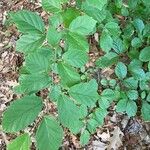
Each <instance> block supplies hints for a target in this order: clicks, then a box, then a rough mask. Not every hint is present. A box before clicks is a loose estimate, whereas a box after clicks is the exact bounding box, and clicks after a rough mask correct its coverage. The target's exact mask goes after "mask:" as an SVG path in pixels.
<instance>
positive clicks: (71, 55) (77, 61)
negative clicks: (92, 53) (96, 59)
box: [63, 49, 88, 68]
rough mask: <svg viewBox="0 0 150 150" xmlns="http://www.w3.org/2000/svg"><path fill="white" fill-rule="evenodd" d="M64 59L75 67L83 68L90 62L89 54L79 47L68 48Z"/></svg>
mask: <svg viewBox="0 0 150 150" xmlns="http://www.w3.org/2000/svg"><path fill="white" fill-rule="evenodd" d="M63 60H64V61H65V62H66V63H68V64H70V65H71V66H73V67H77V68H81V67H83V66H84V65H85V64H86V63H87V62H88V54H87V52H85V51H82V50H79V49H68V51H67V52H66V53H64V55H63Z"/></svg>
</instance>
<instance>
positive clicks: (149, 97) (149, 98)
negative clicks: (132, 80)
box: [145, 93, 150, 102]
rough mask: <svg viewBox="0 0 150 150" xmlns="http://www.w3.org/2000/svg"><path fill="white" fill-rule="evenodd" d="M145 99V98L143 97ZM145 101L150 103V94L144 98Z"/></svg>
mask: <svg viewBox="0 0 150 150" xmlns="http://www.w3.org/2000/svg"><path fill="white" fill-rule="evenodd" d="M145 97H146V96H145ZM146 101H147V102H150V93H148V95H147V97H146Z"/></svg>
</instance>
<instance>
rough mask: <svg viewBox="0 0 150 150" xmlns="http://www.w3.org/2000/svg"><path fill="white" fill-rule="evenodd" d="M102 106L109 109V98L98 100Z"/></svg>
mask: <svg viewBox="0 0 150 150" xmlns="http://www.w3.org/2000/svg"><path fill="white" fill-rule="evenodd" d="M98 103H99V106H100V108H102V109H107V108H109V107H110V105H111V103H110V102H109V100H108V99H105V98H100V100H99V101H98Z"/></svg>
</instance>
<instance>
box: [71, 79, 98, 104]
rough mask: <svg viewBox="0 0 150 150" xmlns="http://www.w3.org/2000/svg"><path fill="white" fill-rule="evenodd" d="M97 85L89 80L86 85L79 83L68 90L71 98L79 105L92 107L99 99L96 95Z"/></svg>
mask: <svg viewBox="0 0 150 150" xmlns="http://www.w3.org/2000/svg"><path fill="white" fill-rule="evenodd" d="M97 90H98V85H97V83H96V81H95V80H90V81H89V82H87V83H79V84H76V85H74V86H72V87H71V88H70V90H69V94H70V96H72V97H73V98H74V99H75V100H76V101H77V102H78V103H79V104H84V105H86V106H89V107H93V106H94V105H95V103H96V101H97V100H98V98H99V95H98V93H97Z"/></svg>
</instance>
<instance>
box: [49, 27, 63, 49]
mask: <svg viewBox="0 0 150 150" xmlns="http://www.w3.org/2000/svg"><path fill="white" fill-rule="evenodd" d="M47 40H48V43H49V44H50V45H51V46H53V47H55V46H57V45H58V44H59V42H60V40H61V33H60V32H58V31H57V30H56V29H55V28H54V27H49V29H48V32H47Z"/></svg>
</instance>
